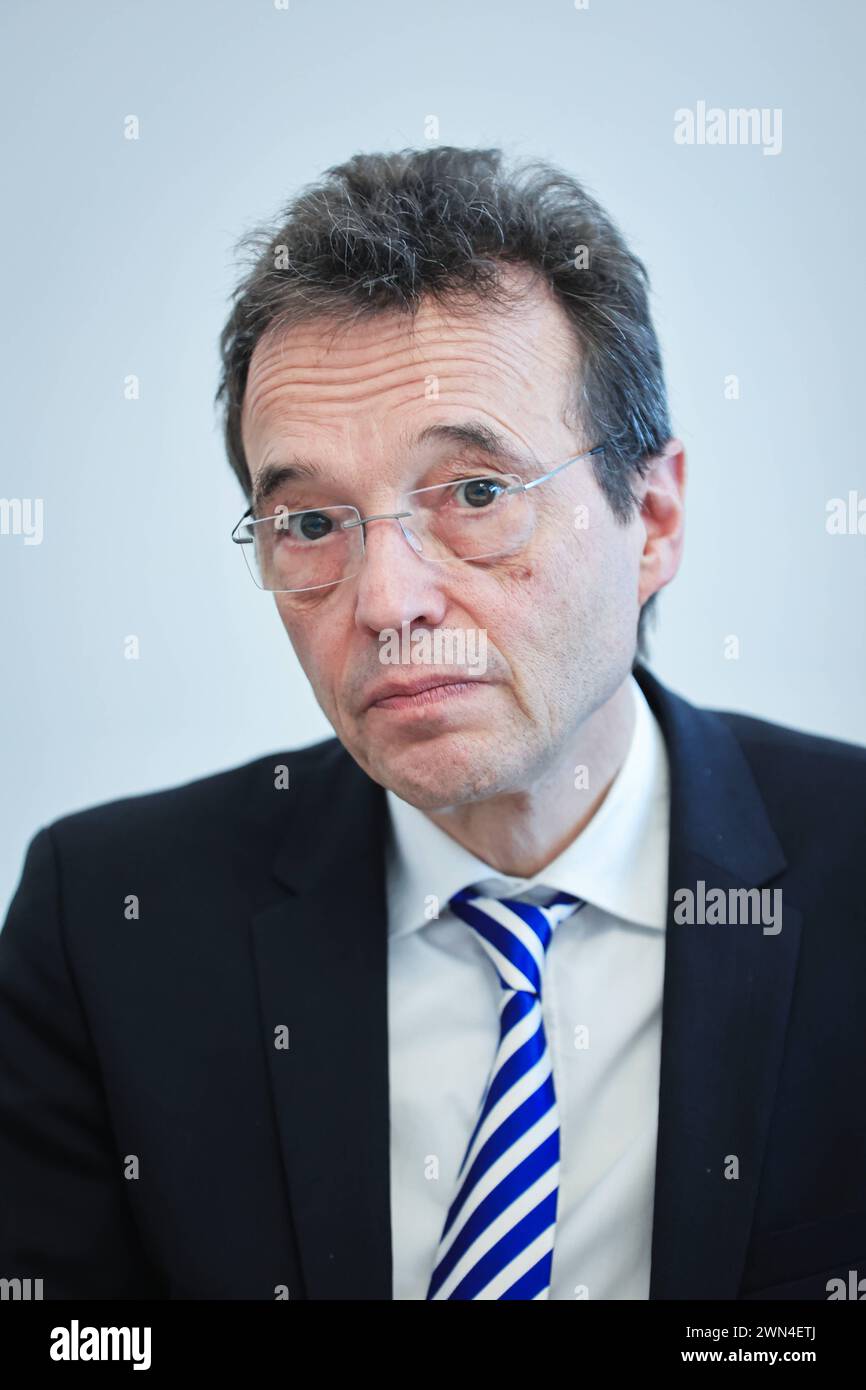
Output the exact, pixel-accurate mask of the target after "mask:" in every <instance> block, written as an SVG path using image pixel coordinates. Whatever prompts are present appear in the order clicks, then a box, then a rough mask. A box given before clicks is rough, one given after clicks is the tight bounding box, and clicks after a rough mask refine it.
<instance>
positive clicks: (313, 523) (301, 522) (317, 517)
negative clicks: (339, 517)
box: [275, 512, 334, 541]
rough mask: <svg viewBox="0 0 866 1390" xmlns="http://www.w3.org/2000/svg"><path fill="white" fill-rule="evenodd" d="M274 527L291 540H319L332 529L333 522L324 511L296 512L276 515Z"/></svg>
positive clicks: (278, 532)
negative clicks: (290, 514)
mask: <svg viewBox="0 0 866 1390" xmlns="http://www.w3.org/2000/svg"><path fill="white" fill-rule="evenodd" d="M275 529H276V532H277V534H278V535H279V534H280V533H281V532H283V533H285V534H286V535H288V537H289V538H290V540H293V541H320V540H323V539H324V537H325V536H327V535H329V534H330V532H331V531H333V529H334V523H333V521H332V519H331V517H329V516H326V515H325V513H324V512H296V513H295V514H294V515H293V516H289V515H287V514H282V515H278V516H277V519H276V522H275Z"/></svg>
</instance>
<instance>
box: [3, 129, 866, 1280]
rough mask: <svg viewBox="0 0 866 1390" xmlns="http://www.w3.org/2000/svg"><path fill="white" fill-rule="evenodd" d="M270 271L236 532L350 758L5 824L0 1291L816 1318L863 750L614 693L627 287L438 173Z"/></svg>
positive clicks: (464, 155) (848, 1088)
mask: <svg viewBox="0 0 866 1390" xmlns="http://www.w3.org/2000/svg"><path fill="white" fill-rule="evenodd" d="M256 250H257V253H258V254H257V258H256V260H255V263H254V265H253V268H252V269H251V271H250V272H249V274H248V276H247V278H246V279H245V281H244V282H243V283H242V284H241V286H240V287H239V289H238V292H237V296H236V300H235V304H234V308H233V312H232V315H231V318H230V320H229V322H228V324H227V325H226V328H225V330H224V333H223V338H222V349H223V380H222V383H221V389H220V393H219V394H220V398H221V400H222V401H223V403H224V406H225V412H226V415H225V420H226V442H227V446H228V453H229V457H230V460H231V462H232V464H233V466H234V468H235V470H236V472H237V474H238V477H239V479H240V481H241V483H242V485H243V487H244V489H245V492H246V495H247V498H248V500H249V502H250V508H249V511H248V512H247V513H246V514H245V516H244V517H243V518H242V519H241V521H240V522H239V523H238V525H237V526H236V528H235V530H234V532H233V533H232V536H233V539H234V541H236V542H237V543H238V549H239V553H240V554H242V555H243V556H244V557H245V558H246V559H247V561H248V562H249V567H250V570H251V572H252V575H253V578H254V579H255V580H256V582H257V583H258V584H259V585H260V587H261V588H262V589H263V590H264V591H265V592H268V593H272V594H273V597H274V602H275V603H276V605H277V608H278V611H279V614H280V617H281V619H282V621H283V624H284V626H285V628H286V631H287V633H288V636H289V638H290V640H291V642H292V644H293V647H294V649H295V651H296V653H297V655H298V657H299V659H300V662H301V664H302V666H303V669H304V671H305V673H306V675H307V677H308V678H309V680H310V683H311V685H312V687H313V690H314V691H315V694H316V697H317V699H318V700H319V703H320V704H321V707H322V709H323V710H324V712H325V713H326V715H327V716H328V718H329V720H330V722H331V724H332V725H333V728H334V731H335V733H336V735H337V737H336V739H330V740H328V741H326V742H324V743H321V744H318V745H316V746H315V747H312V748H305V749H301V750H298V751H294V752H290V753H287V754H277V755H274V756H272V757H269V758H264V759H259V760H257V761H256V762H254V763H251V764H250V765H248V766H246V767H242V768H239V769H236V770H233V771H230V772H226V773H222V774H220V775H218V776H214V777H210V778H207V779H205V780H201V781H197V782H194V783H191V784H190V785H188V786H183V787H178V788H175V789H173V790H169V791H165V792H162V793H159V794H154V795H150V796H144V797H136V798H131V799H128V800H125V801H121V802H115V803H113V804H111V805H109V806H105V807H98V808H95V809H92V810H89V811H86V812H83V813H80V814H77V815H74V816H68V817H64V818H63V819H62V820H60V821H58V822H56V823H55V824H53V825H51V826H49V827H47V828H45V829H43V830H41V831H40V832H39V833H38V834H37V835H36V836H35V837H34V839H33V841H32V843H31V845H30V847H29V851H28V855H27V860H26V863H25V866H24V872H23V877H22V882H21V885H20V887H19V890H18V893H17V896H16V898H15V901H14V903H13V906H12V908H11V911H10V914H9V918H8V922H7V925H6V927H5V930H4V931H3V933H2V935H0V1066H2V1092H0V1103H2V1165H3V1166H2V1173H0V1179H2V1186H3V1191H4V1201H3V1227H2V1240H0V1252H2V1260H0V1264H2V1269H0V1273H2V1274H3V1275H4V1276H6V1277H18V1278H22V1279H23V1278H26V1277H30V1278H41V1279H43V1281H44V1293H45V1297H51V1298H71V1297H84V1298H99V1297H113V1298H133V1297H143V1296H144V1297H159V1298H210V1299H270V1298H284V1297H289V1298H308V1299H389V1298H396V1299H425V1298H431V1299H432V1298H436V1299H445V1298H448V1299H492V1298H497V1299H498V1298H503V1299H543V1298H554V1299H583V1298H587V1297H588V1298H590V1299H646V1298H653V1299H681V1298H703V1299H748V1298H803V1297H805V1298H811V1299H824V1298H827V1297H828V1296H830V1292H831V1281H832V1280H834V1279H847V1277H848V1272H849V1270H850V1269H856V1267H857V1263H858V1261H859V1262H860V1266H861V1268H862V1267H863V1266H864V1264H866V1184H864V1172H866V1167H864V1159H866V1118H864V1109H863V1105H862V1092H863V1081H864V1074H866V1068H864V1041H863V1030H862V1027H861V1025H860V1017H861V1015H862V1010H863V1003H864V985H863V980H864V978H866V970H864V966H866V934H864V930H863V928H864V914H863V908H862V900H863V894H862V891H861V887H860V883H859V869H860V863H861V860H862V854H863V847H864V845H863V804H864V803H863V794H864V787H866V759H864V753H863V752H862V750H858V749H856V748H852V747H846V746H843V745H842V744H839V743H835V742H832V741H829V740H824V739H818V738H812V737H809V736H806V735H801V734H797V733H794V732H791V731H788V730H785V729H781V728H778V727H775V726H773V725H770V724H766V723H761V722H759V721H756V720H752V719H749V718H745V717H743V716H739V715H730V714H714V713H709V712H705V711H701V710H698V709H695V708H693V707H692V706H690V705H689V704H687V703H686V702H685V701H683V700H682V699H680V698H678V697H677V696H675V695H673V694H672V693H671V692H669V691H668V690H666V689H665V688H664V687H663V686H662V685H661V684H660V683H659V682H658V681H657V680H656V679H655V678H654V677H653V676H652V675H651V674H650V673H649V672H648V670H647V669H646V667H645V666H644V665H643V664H642V662H640V661H636V659H635V656H636V647H637V643H638V637H639V627H640V628H645V625H646V620H647V614H648V611H649V609H648V606H649V605H650V604H651V602H652V600H653V597H654V595H656V594H657V593H658V591H659V590H660V589H661V588H662V587H663V586H664V585H665V584H667V583H668V582H669V581H670V580H671V579H672V578H673V577H674V575H675V573H676V570H677V567H678V564H679V560H680V553H681V549H682V539H683V490H684V481H685V462H684V451H683V447H682V444H681V443H680V441H679V440H677V439H676V438H674V437H673V436H672V433H671V429H670V425H669V420H668V416H667V407H666V401H665V389H664V381H663V374H662V368H661V362H660V355H659V350H658V345H657V341H656V337H655V333H654V331H653V327H652V323H651V319H650V314H649V310H648V305H647V291H646V277H645V272H644V270H643V267H642V265H641V263H640V262H639V261H638V260H637V259H636V258H635V257H634V256H633V255H632V254H631V252H630V251H629V250H628V248H627V247H626V245H625V244H624V242H623V240H622V238H621V236H620V234H619V233H618V232H617V230H616V229H615V227H614V226H613V225H612V223H611V222H610V220H609V219H608V217H607V216H606V215H605V214H604V212H603V211H602V210H601V208H600V207H599V206H598V205H597V203H595V202H594V201H593V200H592V199H591V198H589V197H588V196H587V194H586V193H585V192H584V191H583V189H582V188H581V187H580V186H579V185H578V184H577V183H575V182H574V181H573V180H572V179H570V178H568V177H566V176H565V175H563V174H560V173H559V172H558V171H556V170H553V169H550V168H549V167H547V166H543V165H530V166H527V167H524V168H519V169H512V170H509V169H507V168H506V167H505V166H504V165H503V163H502V161H501V159H500V157H499V155H498V152H496V151H471V150H470V151H464V150H457V149H452V148H439V149H435V150H428V151H424V152H411V151H410V152H403V153H401V154H395V155H391V156H387V157H385V156H372V155H370V156H358V157H356V158H354V159H352V160H350V161H349V162H348V163H347V164H346V165H344V166H342V167H340V168H337V169H334V170H331V171H330V172H329V174H328V176H327V177H326V178H325V180H324V181H323V182H322V183H321V184H319V185H317V186H314V187H312V188H310V189H308V190H307V191H306V192H305V193H304V194H302V195H301V196H300V197H299V198H298V199H296V200H295V202H294V203H293V204H292V205H291V206H290V207H289V209H287V211H286V214H285V217H284V219H283V221H282V222H281V224H280V225H279V226H278V227H276V228H274V229H272V230H271V231H270V232H269V233H268V234H267V235H265V236H264V237H263V238H262V239H261V240H260V241H259V242H257V243H256ZM442 634H448V638H449V642H450V646H448V647H445V646H444V645H443V644H442V643H441V642H440V643H439V646H438V647H437V646H436V643H435V642H434V641H433V640H432V639H434V638H437V636H438V637H441V636H442ZM459 638H462V639H463V641H462V645H461V643H460V642H459V641H458V640H457V639H459ZM470 638H473V639H474V640H473V641H470V640H469V639H470ZM428 639H429V640H428ZM482 639H483V641H482ZM482 652H483V659H479V658H480V655H481V653H482ZM443 653H445V655H444V656H443ZM470 654H472V655H473V656H474V658H475V659H473V660H470V659H469V658H470ZM864 1272H866V1271H864ZM834 1287H835V1286H834Z"/></svg>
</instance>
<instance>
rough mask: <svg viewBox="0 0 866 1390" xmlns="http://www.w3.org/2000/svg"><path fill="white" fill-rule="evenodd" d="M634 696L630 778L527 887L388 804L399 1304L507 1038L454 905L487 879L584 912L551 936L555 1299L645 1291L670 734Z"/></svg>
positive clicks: (621, 775) (419, 1284)
mask: <svg viewBox="0 0 866 1390" xmlns="http://www.w3.org/2000/svg"><path fill="white" fill-rule="evenodd" d="M630 685H631V689H632V692H633V695H634V698H635V702H636V720H635V726H634V732H633V736H632V741H631V744H630V747H629V751H628V753H627V755H626V758H625V761H624V762H623V764H622V767H621V768H620V770H619V772H618V774H617V776H616V778H615V779H614V781H613V783H612V785H611V788H610V790H609V792H608V794H607V796H606V797H605V799H604V801H603V802H602V804H601V806H600V807H599V809H598V811H596V813H595V815H594V816H593V818H592V820H591V821H590V822H589V823H588V824H587V825H586V827H585V828H584V829H583V830H582V831H581V833H580V834H579V835H578V836H577V837H576V839H574V840H573V841H572V842H571V844H570V845H568V846H567V848H566V849H565V850H563V852H562V853H561V854H560V855H558V856H557V858H556V859H555V860H553V861H552V862H551V863H550V864H548V865H547V867H546V868H544V869H542V870H541V872H540V873H539V874H537V875H535V876H534V877H533V878H531V879H515V878H503V877H502V875H500V874H499V873H497V871H496V870H495V869H493V868H491V866H490V865H489V864H485V863H484V862H483V861H482V860H480V859H476V857H475V856H474V855H473V854H471V853H469V851H468V850H466V849H464V848H463V847H462V846H461V845H459V844H458V843H457V841H456V840H453V839H452V838H451V836H450V835H446V834H445V832H444V831H442V830H440V829H439V827H438V826H436V825H434V824H433V822H432V821H431V820H429V819H428V818H427V816H425V815H424V813H423V812H421V811H419V810H418V809H417V808H416V807H414V806H410V805H409V804H408V803H407V802H405V801H402V800H401V799H400V798H399V797H397V796H396V795H394V793H393V792H391V791H388V792H387V799H388V806H389V811H390V816H391V834H390V838H389V846H388V857H387V892H388V932H389V936H388V1028H389V1066H390V1117H391V1141H390V1142H391V1232H392V1246H393V1257H394V1278H393V1296H394V1298H395V1299H423V1298H425V1297H426V1293H427V1286H428V1283H429V1280H430V1274H431V1272H432V1270H433V1266H434V1263H435V1256H436V1249H437V1246H438V1243H439V1237H440V1235H441V1233H442V1227H443V1225H444V1222H445V1216H446V1213H447V1211H448V1208H449V1206H450V1204H451V1202H452V1200H453V1198H454V1196H455V1195H456V1190H457V1188H456V1180H457V1172H458V1169H459V1167H460V1163H461V1161H462V1159H463V1154H464V1151H465V1148H466V1144H467V1142H468V1139H469V1136H470V1134H471V1133H472V1130H473V1127H474V1125H475V1121H476V1119H477V1117H478V1112H479V1109H480V1106H481V1101H482V1097H483V1095H484V1090H485V1087H486V1084H487V1081H488V1080H489V1077H490V1071H491V1067H492V1065H493V1059H494V1057H495V1055H496V1050H497V1045H498V1042H499V997H500V994H501V985H500V983H499V979H498V976H497V974H496V971H495V969H494V966H493V964H492V962H491V960H490V959H489V957H488V956H487V955H486V954H485V952H484V950H483V948H482V946H481V944H480V943H479V941H478V940H477V938H476V937H475V934H474V933H473V932H472V931H471V930H470V929H469V928H468V927H467V926H466V925H465V923H463V922H462V921H460V919H459V918H457V917H455V916H454V914H453V913H452V912H451V911H450V910H449V909H448V907H447V902H448V899H449V898H450V897H451V895H452V894H453V893H455V892H456V891H457V889H458V888H464V887H466V886H467V885H468V884H470V883H476V882H484V883H485V884H486V885H487V891H488V892H489V893H490V894H499V895H501V894H504V893H506V892H511V893H518V892H523V891H524V890H526V889H529V888H532V887H533V886H534V885H539V884H543V885H545V886H547V887H551V888H557V889H561V890H564V891H566V892H569V893H573V894H575V896H577V897H580V898H583V899H585V900H586V904H587V906H586V907H584V908H583V909H582V910H581V911H580V912H578V913H576V914H575V915H574V916H573V917H569V918H567V919H566V920H565V921H564V922H562V923H561V924H560V925H559V926H558V927H557V928H556V930H555V932H554V935H553V940H552V942H551V944H550V946H549V947H548V952H547V959H546V963H545V970H544V976H543V984H542V1013H543V1018H544V1028H545V1033H546V1035H547V1043H548V1048H549V1050H550V1054H551V1059H552V1066H553V1081H554V1087H555V1091H556V1097H557V1103H558V1106H559V1123H560V1146H561V1161H560V1162H561V1166H560V1181H559V1201H558V1208H557V1223H556V1234H555V1243H554V1250H553V1268H552V1275H551V1287H550V1297H551V1298H556V1299H564V1298H567V1299H574V1298H591V1299H645V1298H648V1296H649V1279H650V1239H651V1235H652V1206H653V1186H654V1181H655V1147H656V1134H657V1127H658V1084H659V1060H660V1050H661V1001H662V982H663V975H664V951H665V919H666V904H667V886H668V885H667V874H668V836H669V805H670V801H669V778H668V762H667V752H666V749H665V744H664V739H663V737H662V734H661V730H660V729H659V727H658V724H657V722H656V720H655V717H654V716H653V714H652V712H651V710H650V708H649V706H648V704H647V702H646V699H645V697H644V695H643V692H642V691H641V689H640V687H639V686H638V684H637V682H636V681H635V680H634V678H633V677H631V678H630ZM436 900H438V903H439V916H438V918H436V917H433V918H432V920H431V919H430V914H431V912H432V911H434V910H435V901H436ZM431 903H432V904H433V906H432V907H431Z"/></svg>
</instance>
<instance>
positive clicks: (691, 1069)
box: [636, 668, 800, 1299]
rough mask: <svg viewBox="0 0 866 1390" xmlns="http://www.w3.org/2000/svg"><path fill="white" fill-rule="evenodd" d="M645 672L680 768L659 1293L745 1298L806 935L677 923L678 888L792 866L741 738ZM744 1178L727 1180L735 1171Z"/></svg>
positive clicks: (795, 920)
mask: <svg viewBox="0 0 866 1390" xmlns="http://www.w3.org/2000/svg"><path fill="white" fill-rule="evenodd" d="M636 675H637V678H638V681H639V683H640V685H641V687H642V689H643V691H644V694H645V695H646V696H647V699H648V700H649V702H650V704H651V706H652V708H653V711H654V713H655V715H656V717H657V719H658V720H659V722H660V724H661V727H662V731H663V733H664V736H665V742H666V745H667V750H668V758H669V763H670V770H671V836H670V860H669V876H668V921H667V940H666V951H665V974H664V1002H663V1009H662V1050H661V1076H660V1085H659V1131H658V1145H657V1161H656V1181H655V1203H654V1212H653V1237H652V1273H651V1285H650V1298H652V1299H682V1298H698V1299H732V1298H736V1297H737V1293H738V1291H739V1287H740V1282H741V1278H742V1273H743V1268H744V1264H745V1257H746V1250H747V1247H748V1243H749V1236H750V1231H751V1225H752V1218H753V1214H754V1206H755V1199H756V1196H757V1189H758V1181H759V1178H760V1173H761V1163H762V1158H763V1153H764V1148H765V1145H766V1140H767V1131H768V1127H769V1121H770V1115H771V1113H772V1104H773V1096H774V1092H775V1087H776V1081H777V1077H778V1072H779V1067H780V1063H781V1059H782V1052H783V1045H784V1034H785V1026H786V1023H787V1018H788V1012H789V1008H790V1001H791V991H792V987H793V981H794V974H795V970H796V965H797V956H798V951H799V939H800V914H799V912H798V911H797V910H796V908H794V906H793V905H792V904H790V903H789V902H787V901H785V900H784V898H783V911H782V929H781V931H780V932H779V933H778V934H777V935H769V934H764V932H763V930H762V926H761V925H760V924H758V923H755V924H748V923H741V924H739V925H713V924H698V923H695V924H694V925H686V924H682V923H678V922H676V921H675V920H674V911H675V899H674V895H675V893H676V892H677V890H678V889H690V890H691V891H692V892H693V893H695V894H696V895H697V894H699V893H700V891H701V889H700V884H701V882H703V884H704V891H705V892H706V893H709V892H710V890H711V889H714V888H717V889H721V890H722V891H723V892H724V893H725V894H726V895H727V892H728V890H729V889H732V888H760V887H762V886H764V885H766V884H767V883H768V882H769V881H770V880H774V879H778V876H779V875H780V874H782V872H783V870H784V868H785V859H784V855H783V853H782V849H781V846H780V845H779V843H778V840H777V839H776V836H775V834H774V832H773V830H772V827H771V826H770V823H769V820H768V818H767V814H766V810H765V808H764V805H763V802H762V800H761V798H760V795H759V793H758V790H757V787H756V785H755V782H754V779H753V777H752V774H751V771H750V769H749V766H748V764H747V762H746V759H745V757H744V755H743V753H742V751H741V749H740V745H739V743H738V742H737V740H736V739H735V737H734V736H733V734H732V733H731V731H730V730H729V728H728V727H727V725H726V724H725V723H724V721H723V720H721V719H720V718H719V717H718V716H717V715H714V714H711V713H709V712H706V711H703V710H699V709H696V708H694V707H693V706H691V705H688V704H687V703H686V702H685V701H683V700H680V699H679V698H678V697H677V696H675V695H672V694H671V693H670V692H669V691H667V690H665V689H664V687H663V686H661V685H660V684H659V683H658V682H657V681H656V680H655V679H654V678H653V677H652V676H650V674H649V673H648V672H647V671H645V670H644V669H642V668H639V669H638V671H637V672H636ZM734 1161H736V1166H737V1169H738V1173H739V1176H738V1177H733V1176H731V1177H726V1176H725V1174H726V1171H727V1172H730V1173H733V1172H734V1171H736V1169H735V1162H734Z"/></svg>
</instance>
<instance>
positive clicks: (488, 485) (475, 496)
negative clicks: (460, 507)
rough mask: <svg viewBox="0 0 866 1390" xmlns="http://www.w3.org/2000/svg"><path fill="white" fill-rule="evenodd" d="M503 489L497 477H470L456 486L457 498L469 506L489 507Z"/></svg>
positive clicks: (502, 484) (503, 486)
mask: <svg viewBox="0 0 866 1390" xmlns="http://www.w3.org/2000/svg"><path fill="white" fill-rule="evenodd" d="M504 491H505V484H504V483H503V482H501V481H500V480H499V479H498V478H470V479H469V480H468V482H465V483H461V484H460V485H459V487H458V488H457V498H458V501H460V502H465V503H466V505H467V506H470V507H489V506H490V504H491V502H495V501H496V499H497V497H500V496H501V495H502V493H503V492H504Z"/></svg>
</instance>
